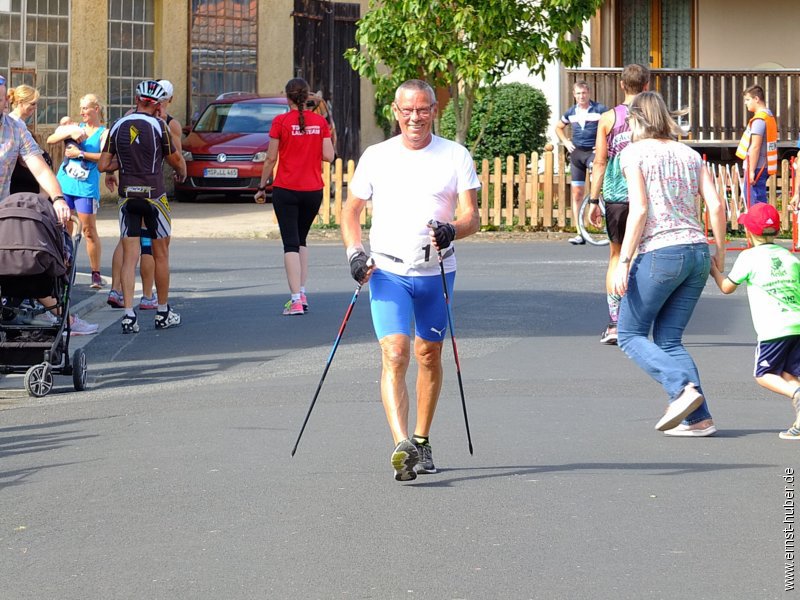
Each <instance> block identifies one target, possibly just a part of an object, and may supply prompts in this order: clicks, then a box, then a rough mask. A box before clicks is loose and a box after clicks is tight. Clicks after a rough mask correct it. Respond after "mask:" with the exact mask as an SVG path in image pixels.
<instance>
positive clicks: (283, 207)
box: [254, 78, 334, 315]
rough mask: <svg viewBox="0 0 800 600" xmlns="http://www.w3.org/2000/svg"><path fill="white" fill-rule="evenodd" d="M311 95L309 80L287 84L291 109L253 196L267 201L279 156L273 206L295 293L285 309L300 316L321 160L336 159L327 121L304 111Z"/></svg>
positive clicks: (272, 138) (278, 124) (274, 131)
mask: <svg viewBox="0 0 800 600" xmlns="http://www.w3.org/2000/svg"><path fill="white" fill-rule="evenodd" d="M308 96H309V87H308V83H306V82H305V80H303V79H299V78H298V79H291V80H290V81H289V82H288V83H287V84H286V98H287V99H288V100H289V107H290V110H289V112H288V113H285V114H282V115H278V116H277V117H275V119H274V120H273V121H272V128H271V129H270V130H269V148H268V149H267V160H266V161H264V170H263V171H262V173H261V182H260V183H259V187H258V192H256V195H255V196H254V198H255V201H256V202H258V203H259V204H263V203H264V202H266V199H267V198H266V186H267V182H268V181H269V179H270V177H272V171H273V168H274V167H275V163H276V162H278V156H280V161H279V162H278V173H277V174H276V175H275V181H274V182H273V187H272V206H273V209H274V210H275V216H276V217H277V218H278V227H280V230H281V239H282V240H283V265H284V267H285V268H286V279H287V280H288V282H289V291H290V292H291V294H292V297H291V299H290V300H289V301H288V302H287V303H286V305H285V306H284V308H283V314H284V315H302V314H303V313H304V312H305V311H307V310H308V299H307V298H306V287H305V286H306V279H307V278H308V247H307V246H306V236H307V235H308V230H309V229H311V224H312V223H313V222H314V219H315V218H316V217H317V213H319V207H320V204H322V161H323V160H326V161H328V162H331V161H332V160H333V157H334V151H333V144H332V143H331V133H330V129H329V128H328V122H327V121H326V120H325V118H324V117H322V116H320V115H318V114H315V113H313V112H311V111H309V110H305V106H306V100H307V99H308Z"/></svg>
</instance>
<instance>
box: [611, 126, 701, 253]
mask: <svg viewBox="0 0 800 600" xmlns="http://www.w3.org/2000/svg"><path fill="white" fill-rule="evenodd" d="M619 162H620V166H621V167H622V171H623V172H624V173H625V175H626V176H627V175H628V173H627V171H628V169H632V168H634V167H639V169H641V171H642V176H643V177H644V184H645V189H646V191H647V220H646V221H645V224H644V231H643V232H642V238H641V240H640V241H639V252H652V251H653V250H658V249H659V248H665V247H667V246H677V245H680V244H705V243H707V240H706V235H705V232H704V231H703V227H702V225H701V224H700V216H699V214H698V212H697V205H696V204H695V198H697V193H698V186H699V182H700V170H701V168H702V166H703V162H702V159H701V158H700V155H699V154H698V153H697V151H696V150H693V149H692V148H690V147H689V146H687V145H685V144H682V143H680V142H675V141H672V140H668V141H663V140H655V139H644V140H640V141H638V142H634V143H632V144H628V145H627V146H626V147H625V149H624V150H623V151H622V152H620V155H619ZM629 187H630V186H629Z"/></svg>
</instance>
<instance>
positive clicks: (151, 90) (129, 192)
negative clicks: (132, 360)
mask: <svg viewBox="0 0 800 600" xmlns="http://www.w3.org/2000/svg"><path fill="white" fill-rule="evenodd" d="M168 97H169V94H168V92H167V90H165V89H164V87H163V86H162V85H161V84H160V83H159V82H158V81H153V80H148V81H142V82H141V83H139V85H137V86H136V112H134V113H132V114H130V115H126V116H124V117H122V118H121V119H119V120H118V121H117V122H116V123H114V125H113V126H112V127H111V132H110V134H109V136H108V139H107V141H106V145H105V147H104V148H103V153H102V155H101V157H100V162H99V163H98V168H99V169H100V171H103V172H108V171H115V170H119V196H120V199H119V224H120V237H121V238H122V295H123V302H124V304H125V316H124V317H123V319H122V333H137V332H138V331H139V324H138V322H137V316H136V312H135V311H134V310H133V290H134V282H135V279H136V263H137V262H138V260H139V244H140V241H139V238H140V237H141V236H142V235H143V234H144V235H147V236H148V237H150V238H151V239H152V240H153V241H152V245H153V258H154V259H155V267H156V268H155V280H156V294H157V296H158V308H157V312H156V318H155V326H156V329H167V328H169V327H175V326H177V325H180V323H181V317H180V315H179V314H178V313H176V312H175V311H173V310H172V309H171V308H170V306H169V303H168V300H169V241H170V235H171V233H172V223H171V220H170V211H169V203H168V202H167V196H166V194H165V193H164V176H163V171H162V164H161V163H162V161H163V160H166V161H167V163H168V164H169V165H170V166H171V167H172V168H173V169H175V172H176V173H175V177H176V179H178V180H179V181H183V179H185V178H186V162H185V161H184V160H183V156H182V154H181V153H180V151H178V149H177V148H176V146H175V144H174V142H173V139H172V135H171V134H170V132H169V128H168V127H167V124H166V123H165V122H164V121H163V120H162V119H160V118H159V117H158V111H159V107H160V103H161V102H162V101H164V100H166V99H167V98H168Z"/></svg>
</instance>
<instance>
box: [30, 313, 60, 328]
mask: <svg viewBox="0 0 800 600" xmlns="http://www.w3.org/2000/svg"><path fill="white" fill-rule="evenodd" d="M30 324H31V325H36V326H37V327H53V326H55V325H58V317H57V316H55V315H54V314H53V313H51V312H50V311H49V310H48V311H45V312H43V313H40V314H38V315H36V316H35V317H34V318H33V319H31V322H30Z"/></svg>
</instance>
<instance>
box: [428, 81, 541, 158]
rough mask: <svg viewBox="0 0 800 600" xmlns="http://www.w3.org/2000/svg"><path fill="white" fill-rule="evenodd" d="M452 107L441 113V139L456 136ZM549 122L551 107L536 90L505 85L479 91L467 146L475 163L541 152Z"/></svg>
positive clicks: (450, 104) (519, 84)
mask: <svg viewBox="0 0 800 600" xmlns="http://www.w3.org/2000/svg"><path fill="white" fill-rule="evenodd" d="M452 104H453V103H452V102H450V103H448V105H447V107H446V108H445V109H444V112H443V113H442V118H441V123H440V133H441V135H442V136H443V137H446V138H450V139H454V138H455V136H456V123H455V116H454V114H453V106H452ZM549 120H550V107H549V106H548V104H547V100H546V98H545V96H544V94H543V93H542V92H541V90H538V89H536V88H535V87H531V86H529V85H525V84H523V83H508V84H503V85H499V86H497V87H495V88H492V89H486V90H482V94H481V96H480V97H479V98H476V100H475V105H474V108H473V111H472V120H471V121H470V126H469V132H468V133H467V144H466V145H467V148H469V149H470V151H471V152H472V156H473V158H474V159H475V160H477V161H480V160H482V159H484V158H488V159H489V160H491V159H492V158H494V157H495V156H499V157H505V156H509V155H510V156H516V155H517V154H529V153H531V152H542V150H544V145H545V143H546V142H547V138H546V137H545V132H546V131H547V125H548V123H549ZM481 128H483V133H481ZM479 136H480V140H478V137H479ZM476 141H478V144H477V146H476V145H475V142H476Z"/></svg>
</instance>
